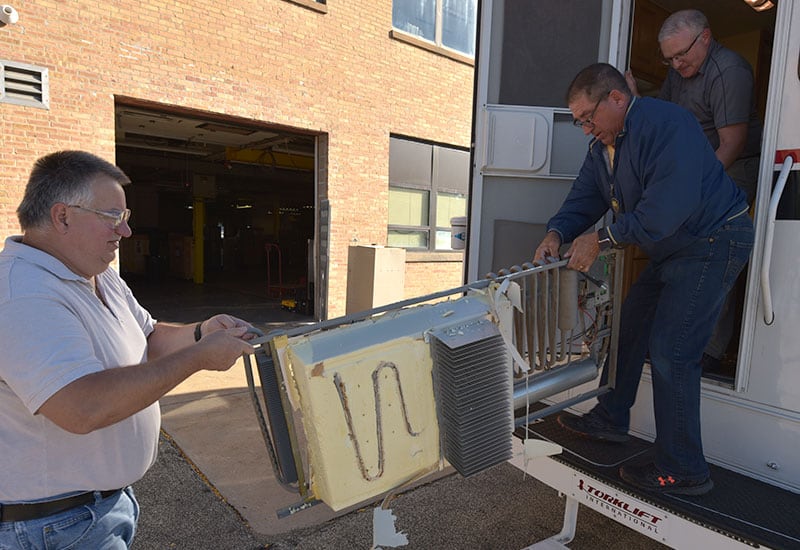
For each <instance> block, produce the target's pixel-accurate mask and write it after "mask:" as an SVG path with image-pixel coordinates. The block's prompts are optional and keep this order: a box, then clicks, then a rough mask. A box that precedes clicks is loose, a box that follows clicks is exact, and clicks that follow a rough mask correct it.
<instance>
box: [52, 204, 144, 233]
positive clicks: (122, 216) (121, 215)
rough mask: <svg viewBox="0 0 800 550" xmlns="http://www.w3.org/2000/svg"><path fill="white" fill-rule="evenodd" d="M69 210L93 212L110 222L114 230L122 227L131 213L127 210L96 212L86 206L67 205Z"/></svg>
mask: <svg viewBox="0 0 800 550" xmlns="http://www.w3.org/2000/svg"><path fill="white" fill-rule="evenodd" d="M67 206H69V207H70V208H79V209H80V210H86V211H87V212H94V213H95V214H97V215H98V216H100V217H102V218H106V219H108V220H110V221H111V227H113V228H114V229H117V228H119V226H120V225H122V222H127V221H128V220H129V219H130V218H131V211H130V209H129V208H126V209H125V210H122V211H120V212H117V211H115V210H111V211H106V210H96V209H94V208H89V207H88V206H81V205H80V204H68V205H67Z"/></svg>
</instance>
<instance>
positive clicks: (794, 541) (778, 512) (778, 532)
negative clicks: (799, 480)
mask: <svg viewBox="0 0 800 550" xmlns="http://www.w3.org/2000/svg"><path fill="white" fill-rule="evenodd" d="M540 406H541V405H540ZM563 414H569V413H563ZM556 416H557V415H551V416H549V417H546V418H544V419H542V420H540V421H537V422H535V423H532V424H529V425H528V426H522V427H520V428H518V429H517V430H516V431H515V432H514V435H515V436H516V437H518V438H521V439H524V438H525V437H526V430H527V437H528V438H539V439H545V440H548V441H553V442H555V443H557V444H558V445H561V447H562V448H563V449H564V451H563V452H562V453H561V454H560V455H557V456H554V457H552V458H553V459H555V460H558V461H559V462H562V463H564V464H567V465H569V466H570V467H572V468H574V469H576V470H578V471H580V472H582V473H584V474H587V475H590V476H593V477H595V478H597V479H600V480H601V481H604V482H605V483H607V484H608V485H610V486H614V487H617V488H619V489H621V490H623V491H625V492H627V493H630V494H633V495H635V496H636V497H637V498H639V499H640V500H644V501H646V502H650V503H652V504H654V505H656V506H659V507H662V508H664V509H667V510H669V511H670V512H673V513H675V514H678V515H681V516H684V517H687V518H690V519H691V520H692V521H695V522H697V523H699V524H701V525H704V526H706V527H708V528H710V529H713V530H716V531H718V532H724V533H728V534H730V536H731V537H732V538H734V539H738V540H741V541H743V542H746V543H748V544H752V545H754V546H757V545H764V546H767V547H769V548H776V549H777V548H786V549H789V548H800V522H798V521H797V511H798V510H800V494H796V493H793V492H791V491H787V490H785V489H781V488H779V487H776V486H773V485H770V484H768V483H764V482H762V481H759V480H757V479H754V478H751V477H747V476H745V475H742V474H739V473H736V472H733V471H731V470H728V469H725V468H721V467H718V466H715V465H711V477H712V479H713V480H714V489H713V490H712V491H711V492H710V493H708V494H706V495H702V496H685V495H653V494H651V493H644V492H642V491H638V490H636V489H635V488H633V487H632V486H630V485H628V484H627V483H625V482H624V481H622V480H621V479H620V478H619V474H618V470H619V467H620V466H621V465H622V464H625V463H626V462H629V461H630V462H640V461H643V460H646V459H647V457H648V456H651V455H652V447H653V445H652V444H651V443H649V442H647V441H645V440H643V439H640V438H637V437H632V438H631V441H630V442H628V443H622V444H620V443H603V442H594V441H591V440H587V439H584V438H581V437H580V436H578V435H577V434H573V433H571V432H568V431H567V430H564V429H563V428H561V426H560V425H559V424H558V422H557V420H556Z"/></svg>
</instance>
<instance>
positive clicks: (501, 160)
mask: <svg viewBox="0 0 800 550" xmlns="http://www.w3.org/2000/svg"><path fill="white" fill-rule="evenodd" d="M630 10H631V2H630V0H602V1H597V0H562V1H559V2H515V1H511V0H484V1H483V2H482V5H481V10H480V24H479V29H480V38H479V40H480V42H479V52H478V56H477V67H476V96H475V113H474V118H473V124H474V128H473V131H474V136H475V143H474V151H473V158H472V161H473V179H472V190H471V193H470V201H471V204H470V222H469V226H470V229H469V242H468V245H467V249H468V250H467V268H466V278H467V280H476V279H478V278H482V277H483V276H485V275H486V274H487V273H488V272H492V271H495V272H496V271H497V270H499V269H502V268H505V267H510V266H512V265H514V264H521V263H523V262H526V261H530V260H531V258H532V256H533V251H534V250H535V248H536V246H537V244H538V243H539V241H540V240H541V238H542V237H543V235H544V227H545V224H546V223H547V220H548V219H549V218H550V216H552V215H553V214H554V213H555V212H556V210H557V209H558V207H559V206H560V205H561V202H562V201H563V199H564V198H565V197H566V195H567V193H568V191H569V189H570V185H571V183H572V180H573V179H574V177H575V176H576V175H577V173H578V170H579V168H580V165H581V163H582V161H583V158H584V156H585V155H586V151H587V146H588V138H587V137H586V136H584V134H583V132H582V131H581V129H579V128H576V127H575V126H573V125H572V115H571V113H570V111H569V109H568V108H567V105H566V100H565V94H566V90H567V87H568V85H569V83H570V82H571V81H572V78H573V77H574V76H575V74H577V72H578V71H579V70H580V69H582V68H583V67H585V66H587V65H590V64H591V63H595V62H598V61H601V62H609V63H611V64H613V65H615V66H617V67H619V68H624V67H625V66H626V59H625V57H626V56H627V36H628V30H629V20H630Z"/></svg>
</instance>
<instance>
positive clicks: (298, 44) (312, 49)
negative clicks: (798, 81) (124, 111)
mask: <svg viewBox="0 0 800 550" xmlns="http://www.w3.org/2000/svg"><path fill="white" fill-rule="evenodd" d="M15 8H16V9H17V11H18V12H19V14H20V20H19V23H17V24H16V25H13V26H6V27H3V28H0V57H1V58H3V59H7V60H10V61H16V62H22V63H28V64H32V65H38V66H43V67H46V68H48V69H49V76H50V110H49V111H48V110H42V109H36V108H31V107H19V106H16V105H10V104H5V103H0V140H1V141H2V145H3V146H2V147H0V237H2V238H5V237H6V236H7V235H9V234H12V233H15V232H17V231H18V226H17V220H16V215H15V213H14V211H15V209H16V206H17V204H18V203H19V201H20V199H21V196H22V192H23V188H24V185H25V181H26V178H27V173H28V171H29V170H30V167H31V165H32V163H33V162H34V160H35V159H36V158H38V157H39V156H41V155H44V154H47V153H49V152H52V151H54V150H58V149H67V148H71V149H85V150H88V151H92V152H94V153H97V154H99V155H100V156H103V157H104V158H107V159H109V160H113V159H114V150H115V141H114V123H115V121H114V98H115V96H124V97H128V98H135V99H142V100H147V101H154V102H159V103H163V104H165V105H176V106H180V107H188V108H194V109H201V110H205V111H210V112H215V113H221V114H225V115H233V116H238V117H244V118H247V119H252V120H255V121H262V122H266V123H270V124H273V123H274V124H281V125H286V126H291V127H296V128H302V129H308V130H312V131H315V132H321V133H325V134H327V140H328V143H329V149H328V151H327V160H328V166H327V175H328V182H327V189H328V198H329V199H330V203H331V250H330V272H329V282H330V289H329V301H328V315H329V316H336V315H339V314H342V313H343V312H344V305H345V289H346V280H345V279H346V275H347V265H346V264H347V247H348V245H349V244H351V243H353V242H362V243H367V242H368V243H385V242H386V217H387V197H388V190H387V185H388V158H389V135H390V134H391V133H399V134H404V135H408V136H414V137H418V138H421V139H426V140H431V141H436V142H442V143H447V144H453V145H458V146H467V145H468V144H469V136H470V121H471V108H472V74H473V68H472V67H471V66H470V65H468V64H465V63H461V62H458V61H455V60H453V59H450V58H448V57H446V56H443V55H437V54H436V53H432V52H430V51H426V50H424V49H422V48H418V47H415V46H412V45H410V44H408V43H405V42H403V41H399V40H395V39H392V38H391V37H390V31H391V23H392V2H391V0H328V2H327V13H321V12H318V11H315V10H312V9H308V8H306V7H303V6H302V5H298V4H297V3H295V2H290V1H287V0H250V1H245V0H231V1H229V2H217V1H215V0H203V1H191V2H163V1H162V0H117V1H115V2H88V1H79V0H71V1H69V2H64V1H63V0H53V1H47V0H37V1H36V2H33V1H22V2H18V3H17V5H15ZM430 269H433V270H435V271H436V272H437V274H438V272H439V271H441V272H442V273H441V276H439V275H437V276H436V277H431V276H429V273H430V272H428V271H427V270H426V268H425V266H424V265H419V266H417V265H414V266H409V277H407V279H406V280H407V284H408V289H407V293H410V294H412V295H413V294H417V293H426V292H432V291H434V290H438V289H440V288H444V287H447V286H450V282H451V280H453V281H456V284H460V279H461V263H460V262H444V263H439V264H436V265H434V266H433V267H431V268H430ZM423 275H425V276H424V277H423ZM442 283H445V284H444V285H443V284H442Z"/></svg>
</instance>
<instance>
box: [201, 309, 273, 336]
mask: <svg viewBox="0 0 800 550" xmlns="http://www.w3.org/2000/svg"><path fill="white" fill-rule="evenodd" d="M238 327H247V331H246V332H245V333H244V334H243V336H242V337H241V338H243V339H244V340H252V339H253V338H255V337H256V336H258V335H262V336H263V334H261V331H260V330H258V329H257V328H255V327H254V326H252V325H251V324H250V323H248V322H247V321H243V320H242V319H239V318H238V317H234V316H233V315H227V314H224V313H223V314H219V315H214V316H213V317H211V318H210V319H206V320H205V321H203V322H202V323H200V334H201V335H202V336H203V337H205V336H206V335H208V334H211V333H212V332H216V331H218V330H227V329H230V328H238Z"/></svg>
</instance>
